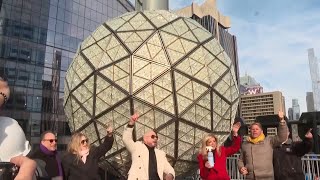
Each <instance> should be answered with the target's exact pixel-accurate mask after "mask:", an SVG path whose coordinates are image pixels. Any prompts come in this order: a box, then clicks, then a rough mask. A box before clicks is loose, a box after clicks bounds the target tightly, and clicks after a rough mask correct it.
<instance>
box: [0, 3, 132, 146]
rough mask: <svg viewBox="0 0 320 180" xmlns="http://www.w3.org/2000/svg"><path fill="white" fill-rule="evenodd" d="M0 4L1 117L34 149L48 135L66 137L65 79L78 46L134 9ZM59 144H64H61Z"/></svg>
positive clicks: (106, 5) (99, 5) (98, 5)
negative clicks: (5, 94)
mask: <svg viewBox="0 0 320 180" xmlns="http://www.w3.org/2000/svg"><path fill="white" fill-rule="evenodd" d="M0 3H1V11H0V22H1V23H0V36H1V38H0V46H1V48H0V57H1V59H0V74H5V75H6V76H7V78H8V82H9V85H10V88H11V97H10V100H9V102H8V104H7V106H6V108H5V109H4V110H3V111H2V115H6V116H9V117H12V118H14V119H16V120H18V121H19V123H20V124H21V125H22V127H23V129H24V131H25V132H26V134H27V136H28V137H29V138H30V139H31V142H34V143H38V142H39V135H40V133H41V132H42V131H44V130H48V129H52V130H54V131H56V132H57V133H58V136H59V137H61V136H64V135H68V132H69V130H68V126H67V123H66V122H65V116H64V111H63V107H62V102H63V100H62V99H63V95H64V94H63V90H64V79H65V74H66V70H67V68H68V67H69V64H70V62H71V61H72V58H73V56H74V54H75V52H76V49H77V48H78V45H79V43H80V42H82V41H83V39H84V38H85V37H87V36H88V35H89V34H90V33H91V32H92V31H93V30H94V29H96V27H97V26H98V25H100V24H101V23H102V22H104V21H106V20H107V19H109V18H113V17H116V16H119V15H121V14H123V13H125V12H128V11H132V10H133V9H134V7H133V6H132V5H131V4H130V3H129V2H128V1H126V0H15V1H12V0H2V1H0ZM59 143H62V144H66V143H67V139H63V138H59ZM60 147H63V146H60V145H59V146H58V148H60Z"/></svg>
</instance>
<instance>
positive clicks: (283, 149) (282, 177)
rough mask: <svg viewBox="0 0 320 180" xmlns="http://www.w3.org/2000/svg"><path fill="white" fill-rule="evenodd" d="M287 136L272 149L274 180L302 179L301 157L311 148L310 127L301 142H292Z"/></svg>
mask: <svg viewBox="0 0 320 180" xmlns="http://www.w3.org/2000/svg"><path fill="white" fill-rule="evenodd" d="M289 134H290V132H289V131H288V138H287V140H286V141H285V142H283V143H282V144H281V145H280V147H277V148H275V149H274V151H273V168H274V179H275V180H303V179H305V177H304V173H303V170H302V161H301V157H302V156H304V155H305V154H306V153H308V152H309V151H310V150H311V149H312V133H311V129H310V130H309V131H308V132H307V133H306V135H305V139H304V140H303V141H302V142H292V140H291V139H289Z"/></svg>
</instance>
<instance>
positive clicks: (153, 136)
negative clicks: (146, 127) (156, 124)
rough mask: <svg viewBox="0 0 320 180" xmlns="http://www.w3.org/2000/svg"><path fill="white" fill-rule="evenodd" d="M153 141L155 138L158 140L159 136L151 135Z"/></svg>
mask: <svg viewBox="0 0 320 180" xmlns="http://www.w3.org/2000/svg"><path fill="white" fill-rule="evenodd" d="M150 137H151V138H152V139H154V138H157V139H158V136H157V135H151V136H150Z"/></svg>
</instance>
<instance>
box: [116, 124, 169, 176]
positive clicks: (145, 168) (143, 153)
mask: <svg viewBox="0 0 320 180" xmlns="http://www.w3.org/2000/svg"><path fill="white" fill-rule="evenodd" d="M132 131H133V128H129V127H126V128H125V130H124V132H123V136H122V140H123V142H124V145H125V146H126V148H127V150H128V151H129V152H130V154H131V158H132V164H131V168H130V170H129V173H128V180H148V179H149V178H148V177H149V150H148V148H147V147H146V145H145V144H144V143H143V142H141V141H137V142H134V141H133V139H132ZM154 152H155V154H156V157H157V170H158V175H159V178H160V179H161V180H163V173H165V174H169V173H170V174H172V175H173V176H175V173H174V169H173V168H172V166H171V165H170V163H169V162H168V160H167V158H166V153H165V152H164V151H162V150H159V149H157V148H155V149H154Z"/></svg>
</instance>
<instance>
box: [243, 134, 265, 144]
mask: <svg viewBox="0 0 320 180" xmlns="http://www.w3.org/2000/svg"><path fill="white" fill-rule="evenodd" d="M264 138H265V136H264V134H263V133H261V134H260V135H259V136H258V137H256V138H251V137H248V138H247V141H248V142H251V143H252V144H257V143H258V142H261V141H263V140H264Z"/></svg>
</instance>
